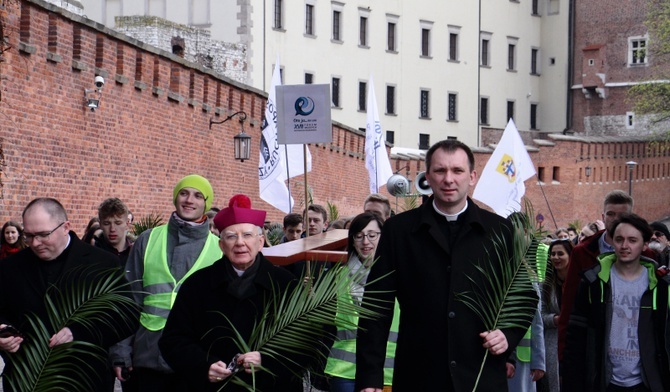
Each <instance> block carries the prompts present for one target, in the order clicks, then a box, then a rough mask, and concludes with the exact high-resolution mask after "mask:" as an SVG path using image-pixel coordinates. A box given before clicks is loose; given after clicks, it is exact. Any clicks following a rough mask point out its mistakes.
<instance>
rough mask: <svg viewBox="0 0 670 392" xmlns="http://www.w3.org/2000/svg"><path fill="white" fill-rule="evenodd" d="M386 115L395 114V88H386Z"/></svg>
mask: <svg viewBox="0 0 670 392" xmlns="http://www.w3.org/2000/svg"><path fill="white" fill-rule="evenodd" d="M386 114H395V86H386Z"/></svg>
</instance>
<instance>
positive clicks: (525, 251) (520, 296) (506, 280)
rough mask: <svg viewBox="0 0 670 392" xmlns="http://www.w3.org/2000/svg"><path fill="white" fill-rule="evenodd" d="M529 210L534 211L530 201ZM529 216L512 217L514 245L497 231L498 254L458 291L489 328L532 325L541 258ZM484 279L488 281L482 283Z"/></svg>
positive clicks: (478, 266) (480, 264)
mask: <svg viewBox="0 0 670 392" xmlns="http://www.w3.org/2000/svg"><path fill="white" fill-rule="evenodd" d="M526 211H532V208H531V207H530V205H529V204H528V203H527V204H526ZM529 216H533V214H532V213H531V212H527V213H526V214H520V215H515V216H513V217H511V219H510V220H511V222H512V227H513V230H514V235H513V236H512V238H513V239H512V244H511V246H510V244H508V243H507V242H508V240H507V239H506V237H505V236H504V235H503V234H498V235H496V236H495V237H494V238H493V249H494V253H495V254H493V255H489V256H490V257H487V258H486V260H481V261H480V263H479V264H478V265H476V266H475V267H476V270H477V275H478V276H476V277H473V276H468V277H467V279H468V280H469V281H470V283H471V285H470V286H471V290H469V291H466V292H462V293H456V298H457V300H459V301H462V302H463V303H464V304H465V305H466V306H467V307H468V308H469V309H470V310H472V311H473V312H474V313H475V314H476V315H477V316H478V317H479V319H480V320H481V321H482V322H483V323H484V326H485V327H486V329H487V330H489V331H493V330H495V329H505V328H528V325H529V322H530V320H532V318H533V315H534V314H535V311H536V310H537V302H536V301H529V300H528V292H529V290H533V288H534V284H537V283H539V277H538V276H539V275H538V260H536V258H535V257H534V255H535V253H536V251H537V241H536V240H534V225H533V223H532V222H531V221H530V219H529V218H528V217H529ZM539 262H542V261H539ZM482 281H483V282H485V284H481V282H482ZM488 353H489V351H488V350H486V352H485V354H484V358H483V360H482V364H481V367H480V370H479V374H478V375H477V379H476V381H475V385H474V387H473V389H472V390H473V391H475V390H476V389H477V385H478V384H479V379H480V377H481V374H482V370H483V368H484V364H485V362H486V358H487V356H488Z"/></svg>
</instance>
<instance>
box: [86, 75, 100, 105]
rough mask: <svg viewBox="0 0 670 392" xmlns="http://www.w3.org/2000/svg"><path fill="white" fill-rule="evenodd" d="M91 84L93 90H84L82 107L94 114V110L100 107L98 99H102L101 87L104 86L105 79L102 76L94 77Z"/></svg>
mask: <svg viewBox="0 0 670 392" xmlns="http://www.w3.org/2000/svg"><path fill="white" fill-rule="evenodd" d="M93 84H95V88H94V89H88V88H85V89H84V106H85V107H86V108H87V109H90V110H91V111H92V112H95V109H97V108H99V107H100V99H101V98H102V86H104V85H105V78H103V77H102V76H96V77H95V79H94V81H93Z"/></svg>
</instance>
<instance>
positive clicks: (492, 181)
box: [472, 119, 535, 218]
mask: <svg viewBox="0 0 670 392" xmlns="http://www.w3.org/2000/svg"><path fill="white" fill-rule="evenodd" d="M533 175H535V167H534V166H533V161H531V159H530V155H528V151H526V146H524V144H523V140H522V139H521V135H519V130H518V129H517V128H516V125H514V121H512V119H510V120H509V122H508V123H507V127H505V132H503V135H502V137H501V138H500V142H498V146H496V149H495V150H494V151H493V154H492V155H491V158H489V161H488V162H487V163H486V166H485V167H484V170H483V171H482V175H481V176H480V178H479V181H478V182H477V186H476V187H475V191H474V193H473V194H472V197H473V198H474V199H477V200H479V201H481V202H482V203H486V204H487V205H488V206H489V207H491V208H492V209H493V210H494V211H495V212H496V213H497V214H498V215H500V216H503V217H505V218H506V217H507V216H509V215H510V214H511V213H513V212H516V211H521V198H522V197H523V195H524V194H525V193H526V185H525V184H524V181H526V180H527V179H529V178H531V177H532V176H533Z"/></svg>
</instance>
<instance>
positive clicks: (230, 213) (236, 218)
mask: <svg viewBox="0 0 670 392" xmlns="http://www.w3.org/2000/svg"><path fill="white" fill-rule="evenodd" d="M265 215H266V212H265V211H261V210H252V209H251V199H249V197H248V196H247V195H235V196H233V197H231V198H230V201H229V202H228V208H224V209H222V210H221V211H219V212H218V213H217V214H216V216H215V217H214V226H216V228H217V229H218V230H219V232H221V233H223V231H224V230H225V229H226V228H227V227H228V226H232V225H235V224H238V223H251V224H254V225H256V226H259V227H263V224H264V223H265Z"/></svg>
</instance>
